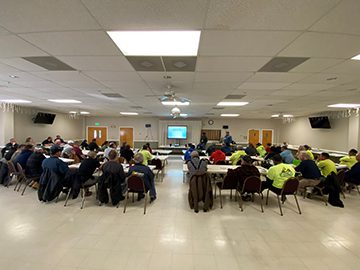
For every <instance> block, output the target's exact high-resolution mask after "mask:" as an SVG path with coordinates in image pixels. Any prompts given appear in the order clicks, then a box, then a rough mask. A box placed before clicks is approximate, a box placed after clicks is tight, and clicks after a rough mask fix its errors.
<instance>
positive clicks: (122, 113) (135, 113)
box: [120, 112, 138, 115]
mask: <svg viewBox="0 0 360 270" xmlns="http://www.w3.org/2000/svg"><path fill="white" fill-rule="evenodd" d="M120 114H121V115H138V113H137V112H120Z"/></svg>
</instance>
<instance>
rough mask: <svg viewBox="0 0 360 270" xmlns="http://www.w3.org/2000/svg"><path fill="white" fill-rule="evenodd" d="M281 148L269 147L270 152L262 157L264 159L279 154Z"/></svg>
mask: <svg viewBox="0 0 360 270" xmlns="http://www.w3.org/2000/svg"><path fill="white" fill-rule="evenodd" d="M280 153H281V150H278V149H277V148H276V146H274V145H273V146H271V147H270V152H269V153H267V155H266V156H265V157H264V159H265V160H268V159H272V158H273V157H274V156H275V155H276V154H280Z"/></svg>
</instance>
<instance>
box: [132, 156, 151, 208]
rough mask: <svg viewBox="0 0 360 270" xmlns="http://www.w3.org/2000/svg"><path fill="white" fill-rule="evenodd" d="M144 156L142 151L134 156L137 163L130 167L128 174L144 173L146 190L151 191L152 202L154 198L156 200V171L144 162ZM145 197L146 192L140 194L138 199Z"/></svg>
mask: <svg viewBox="0 0 360 270" xmlns="http://www.w3.org/2000/svg"><path fill="white" fill-rule="evenodd" d="M143 161H144V157H143V155H142V154H141V153H138V154H136V155H135V156H134V162H135V165H133V166H131V167H130V168H129V172H128V174H127V176H130V175H131V174H133V173H141V174H143V175H144V177H143V179H144V184H145V188H146V190H149V191H150V203H152V202H153V201H154V200H156V189H155V182H154V178H155V176H154V173H153V172H152V171H151V169H150V168H149V167H148V166H145V165H144V164H143ZM143 197H144V194H139V197H138V199H141V198H143Z"/></svg>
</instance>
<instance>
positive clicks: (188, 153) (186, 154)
mask: <svg viewBox="0 0 360 270" xmlns="http://www.w3.org/2000/svg"><path fill="white" fill-rule="evenodd" d="M194 150H195V145H193V144H191V143H189V149H188V150H186V152H185V154H184V160H185V161H188V160H190V159H191V153H192V152H193V151H194Z"/></svg>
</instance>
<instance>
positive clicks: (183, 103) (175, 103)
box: [161, 101, 190, 106]
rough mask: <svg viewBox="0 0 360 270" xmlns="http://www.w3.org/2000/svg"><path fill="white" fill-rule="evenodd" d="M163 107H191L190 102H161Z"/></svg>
mask: <svg viewBox="0 0 360 270" xmlns="http://www.w3.org/2000/svg"><path fill="white" fill-rule="evenodd" d="M161 103H162V104H163V105H166V106H188V105H190V102H189V101H185V102H180V101H161Z"/></svg>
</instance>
